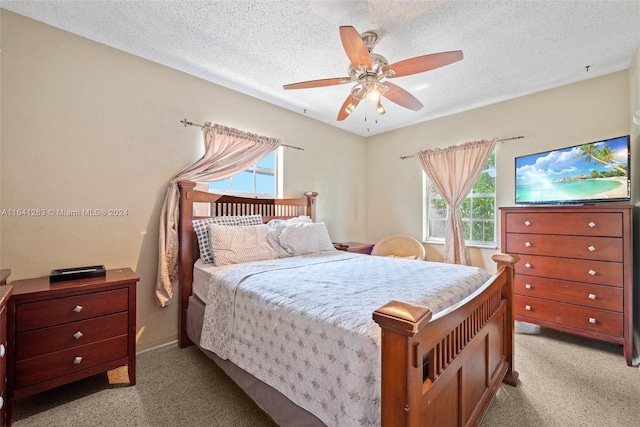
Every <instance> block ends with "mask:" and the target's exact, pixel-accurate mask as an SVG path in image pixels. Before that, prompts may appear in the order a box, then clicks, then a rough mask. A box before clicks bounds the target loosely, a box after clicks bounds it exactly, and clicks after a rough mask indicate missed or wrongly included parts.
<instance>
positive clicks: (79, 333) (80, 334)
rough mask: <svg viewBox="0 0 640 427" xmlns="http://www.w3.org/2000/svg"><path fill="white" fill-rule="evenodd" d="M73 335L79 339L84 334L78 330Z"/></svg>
mask: <svg viewBox="0 0 640 427" xmlns="http://www.w3.org/2000/svg"><path fill="white" fill-rule="evenodd" d="M73 337H74V338H75V339H77V340H79V339H80V338H82V337H83V334H82V332H80V331H78V332H76V333H75V334H73Z"/></svg>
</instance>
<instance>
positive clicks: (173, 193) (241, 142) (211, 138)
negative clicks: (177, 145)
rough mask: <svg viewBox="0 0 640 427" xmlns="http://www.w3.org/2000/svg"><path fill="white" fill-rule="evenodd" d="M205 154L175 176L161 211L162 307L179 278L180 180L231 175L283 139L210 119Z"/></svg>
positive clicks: (159, 288) (205, 131) (158, 284)
mask: <svg viewBox="0 0 640 427" xmlns="http://www.w3.org/2000/svg"><path fill="white" fill-rule="evenodd" d="M202 131H203V134H204V146H205V153H204V156H202V158H201V159H200V160H198V161H196V162H195V163H193V164H192V165H189V166H187V167H186V168H184V169H183V170H181V171H180V172H179V173H178V174H177V175H176V176H174V177H173V179H172V180H171V182H170V183H169V186H168V187H167V193H166V195H165V198H164V204H163V205H162V211H161V213H160V235H159V242H158V243H159V259H158V275H157V279H156V300H157V302H158V304H159V305H160V306H162V307H164V306H167V305H168V304H169V303H170V302H171V299H172V298H173V288H172V282H174V281H175V280H177V279H178V274H179V271H178V270H179V264H178V218H179V202H180V191H179V189H178V182H179V181H184V180H188V181H196V182H208V181H218V180H222V179H227V178H229V177H231V176H233V175H235V174H237V173H239V172H242V171H243V170H246V169H248V168H249V167H251V166H252V165H253V164H255V163H257V162H258V161H260V160H261V159H262V158H263V157H265V156H266V155H267V154H269V153H271V152H272V151H274V150H275V149H277V148H278V147H279V146H280V140H279V139H277V138H269V137H265V136H260V135H256V134H252V133H248V132H242V131H239V130H237V129H232V128H228V127H225V126H221V125H217V124H216V125H211V123H209V122H206V123H205V124H204V126H203V128H202Z"/></svg>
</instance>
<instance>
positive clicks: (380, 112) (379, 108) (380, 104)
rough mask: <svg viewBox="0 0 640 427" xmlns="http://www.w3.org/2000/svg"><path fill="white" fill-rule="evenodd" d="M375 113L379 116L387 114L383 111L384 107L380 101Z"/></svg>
mask: <svg viewBox="0 0 640 427" xmlns="http://www.w3.org/2000/svg"><path fill="white" fill-rule="evenodd" d="M376 112H377V113H378V115H379V116H381V115H383V114H384V113H386V112H387V110H385V109H384V107H383V106H382V102H380V101H378V109H377V110H376Z"/></svg>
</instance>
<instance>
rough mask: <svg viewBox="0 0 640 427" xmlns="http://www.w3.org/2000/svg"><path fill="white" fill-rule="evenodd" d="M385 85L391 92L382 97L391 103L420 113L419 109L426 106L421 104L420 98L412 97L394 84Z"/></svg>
mask: <svg viewBox="0 0 640 427" xmlns="http://www.w3.org/2000/svg"><path fill="white" fill-rule="evenodd" d="M384 84H385V85H386V86H387V87H388V88H389V90H388V91H386V92H385V93H384V94H382V96H384V97H385V98H387V99H388V100H389V101H391V102H394V103H396V104H398V105H399V106H401V107H404V108H408V109H410V110H413V111H418V110H419V109H421V108H422V107H424V105H422V102H420V101H419V100H418V98H416V97H415V96H413V95H411V94H410V93H409V92H407V91H406V90H404V89H402V88H401V87H400V86H397V85H394V84H393V83H389V82H384Z"/></svg>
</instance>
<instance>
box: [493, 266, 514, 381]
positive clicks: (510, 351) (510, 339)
mask: <svg viewBox="0 0 640 427" xmlns="http://www.w3.org/2000/svg"><path fill="white" fill-rule="evenodd" d="M491 259H492V260H493V261H495V262H496V263H497V264H498V269H500V268H501V267H504V268H505V269H506V270H507V271H506V274H507V275H508V280H507V284H506V285H505V286H503V287H502V299H503V300H505V301H507V316H506V325H504V327H505V331H507V332H506V333H505V334H504V352H505V358H506V360H507V363H508V364H509V369H508V370H507V373H506V375H505V376H504V380H503V382H504V383H506V384H509V385H510V386H513V387H515V386H516V385H517V384H518V375H519V374H518V372H517V371H516V370H515V366H514V357H513V355H514V353H515V337H514V335H515V330H514V328H515V321H514V308H513V297H514V290H513V286H514V278H515V264H516V262H518V261H519V260H520V257H519V256H517V255H507V254H494V255H493V256H492V257H491Z"/></svg>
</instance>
